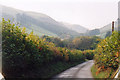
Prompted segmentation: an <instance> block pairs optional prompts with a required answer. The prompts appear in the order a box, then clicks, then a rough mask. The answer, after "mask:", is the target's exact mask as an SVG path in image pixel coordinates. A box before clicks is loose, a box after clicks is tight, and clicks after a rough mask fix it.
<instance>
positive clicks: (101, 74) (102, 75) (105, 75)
mask: <svg viewBox="0 0 120 80" xmlns="http://www.w3.org/2000/svg"><path fill="white" fill-rule="evenodd" d="M91 72H92V75H93V77H94V78H96V80H97V79H98V78H113V75H114V74H115V72H116V70H112V69H108V70H104V71H100V72H98V68H96V67H95V65H93V66H92V68H91Z"/></svg>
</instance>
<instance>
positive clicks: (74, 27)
mask: <svg viewBox="0 0 120 80" xmlns="http://www.w3.org/2000/svg"><path fill="white" fill-rule="evenodd" d="M61 23H62V24H63V25H64V26H65V27H67V28H69V29H71V30H74V31H76V32H78V33H86V32H87V31H88V29H87V28H85V27H83V26H81V25H77V24H69V23H65V22H61Z"/></svg>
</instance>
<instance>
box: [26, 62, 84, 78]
mask: <svg viewBox="0 0 120 80" xmlns="http://www.w3.org/2000/svg"><path fill="white" fill-rule="evenodd" d="M80 63H82V62H74V63H70V62H57V63H51V64H47V65H44V66H43V67H40V68H39V70H36V71H35V70H33V71H32V70H31V71H30V72H29V74H28V73H27V74H25V75H24V77H28V78H29V77H30V76H31V77H32V78H48V79H49V78H52V77H54V76H55V75H57V74H59V73H61V72H63V71H65V70H66V69H68V68H70V67H73V66H76V65H78V64H80Z"/></svg>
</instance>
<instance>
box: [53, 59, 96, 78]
mask: <svg viewBox="0 0 120 80" xmlns="http://www.w3.org/2000/svg"><path fill="white" fill-rule="evenodd" d="M93 64H94V63H93V60H89V61H87V62H84V63H82V64H79V65H77V66H75V67H72V68H70V69H67V70H66V71H64V72H62V73H60V74H58V75H57V76H55V77H54V79H55V78H57V79H58V78H93V77H92V74H91V67H92V65H93Z"/></svg>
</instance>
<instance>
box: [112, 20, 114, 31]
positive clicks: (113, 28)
mask: <svg viewBox="0 0 120 80" xmlns="http://www.w3.org/2000/svg"><path fill="white" fill-rule="evenodd" d="M113 31H114V21H113V22H112V32H113Z"/></svg>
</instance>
